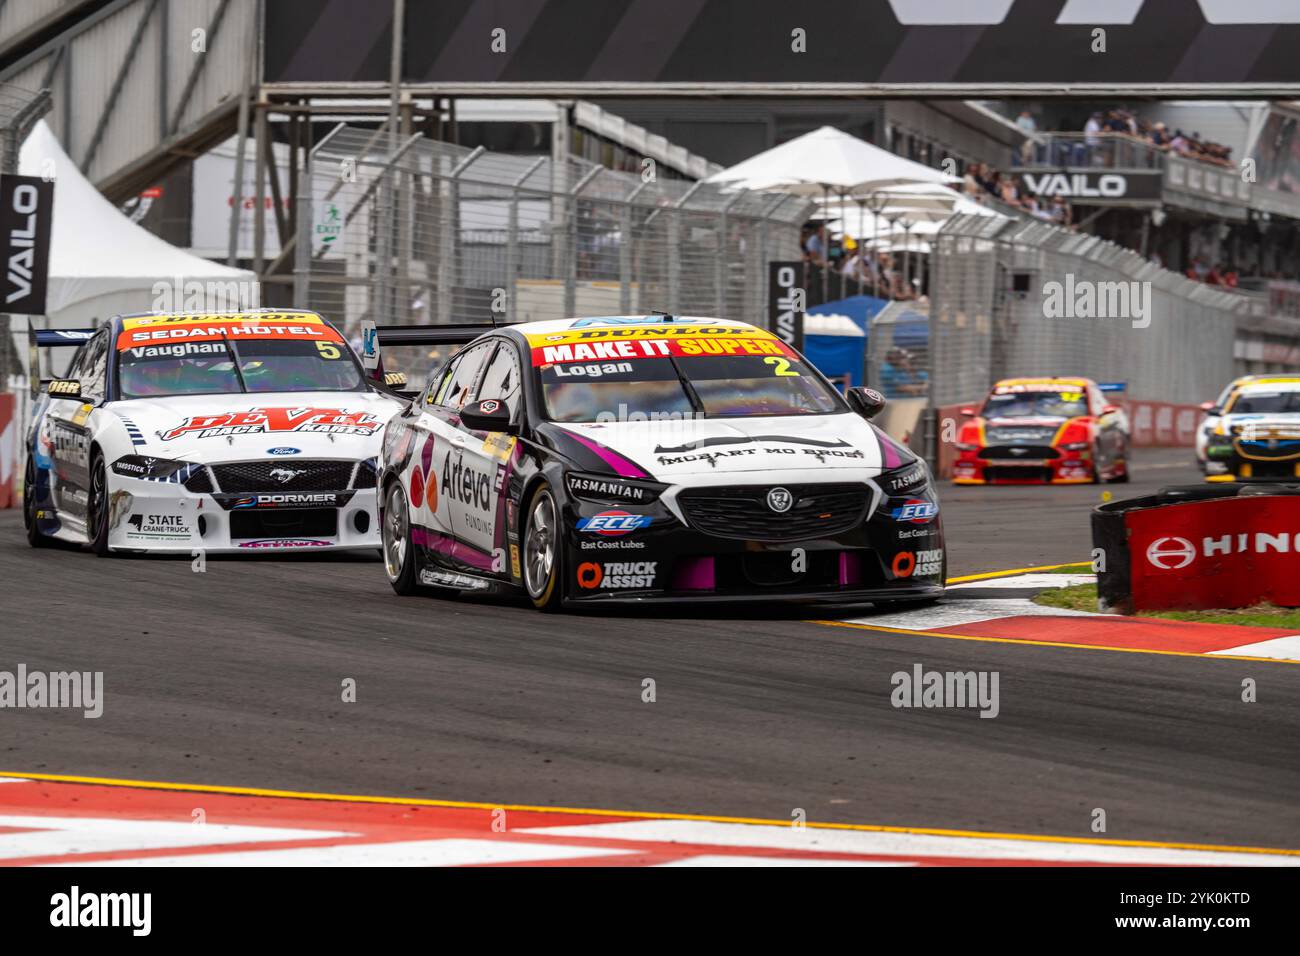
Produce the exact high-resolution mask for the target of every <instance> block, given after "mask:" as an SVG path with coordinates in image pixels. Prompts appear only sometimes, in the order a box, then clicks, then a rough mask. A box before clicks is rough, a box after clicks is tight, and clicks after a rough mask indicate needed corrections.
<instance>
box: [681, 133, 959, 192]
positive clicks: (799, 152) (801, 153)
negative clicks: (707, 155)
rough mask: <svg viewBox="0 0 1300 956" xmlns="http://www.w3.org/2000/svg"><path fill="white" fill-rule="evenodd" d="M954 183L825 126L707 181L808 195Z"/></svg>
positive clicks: (925, 168)
mask: <svg viewBox="0 0 1300 956" xmlns="http://www.w3.org/2000/svg"><path fill="white" fill-rule="evenodd" d="M956 181H957V178H956V177H955V176H949V175H947V174H946V173H944V172H941V171H940V170H937V169H932V168H930V167H929V166H923V165H921V164H920V163H914V162H912V161H911V160H910V159H904V158H903V157H902V156H895V155H894V154H893V153H891V152H889V150H886V149H881V148H880V147H879V146H873V145H872V144H870V143H868V142H864V141H863V140H860V139H858V138H857V137H856V136H850V135H849V134H848V133H845V132H843V131H841V130H838V129H836V128H835V127H833V126H823V127H822V128H821V129H816V130H813V131H812V132H811V133H805V134H804V135H803V136H799V137H796V138H795V139H792V140H790V141H789V142H788V143H782V144H781V145H780V146H774V147H772V148H771V149H769V150H766V151H764V152H762V153H759V154H758V155H757V156H751V157H750V158H749V159H747V160H745V161H744V162H741V163H737V164H736V165H735V166H731V167H729V168H727V169H724V170H722V172H720V173H714V174H713V175H712V176H710V177H709V178H708V179H706V180H705V182H706V183H715V184H717V185H725V186H735V187H736V188H738V189H773V190H780V191H783V192H794V193H802V194H804V195H819V194H823V193H826V192H829V191H835V192H843V191H846V190H855V191H857V190H863V189H880V188H883V187H886V186H891V185H901V184H911V183H940V184H942V183H950V182H956Z"/></svg>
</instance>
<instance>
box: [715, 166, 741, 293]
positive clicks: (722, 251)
mask: <svg viewBox="0 0 1300 956" xmlns="http://www.w3.org/2000/svg"><path fill="white" fill-rule="evenodd" d="M747 194H748V190H745V189H742V190H740V191H739V192H737V193H736V194H735V195H734V196H732V197H731V198H730V199H729V200H727V201H726V202H725V203H723V206H722V208H721V209H720V210H718V256H717V261H716V262H715V263H714V283H715V285H716V289H715V290H714V295H715V298H716V300H717V316H718V318H720V319H725V318H728V316H727V229H728V225H727V213H728V212H730V211H731V207H732V206H734V205H735V204H736V203H738V202H739V201H740V200H741V199H743V198H745V196H746V195H747Z"/></svg>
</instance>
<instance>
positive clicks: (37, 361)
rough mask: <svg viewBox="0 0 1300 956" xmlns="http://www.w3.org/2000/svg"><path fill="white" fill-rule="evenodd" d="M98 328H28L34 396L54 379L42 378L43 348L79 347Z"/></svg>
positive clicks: (30, 375)
mask: <svg viewBox="0 0 1300 956" xmlns="http://www.w3.org/2000/svg"><path fill="white" fill-rule="evenodd" d="M97 331H99V330H98V329H28V330H27V356H28V369H29V372H28V376H27V380H28V383H29V384H30V386H31V392H32V398H35V397H36V396H37V395H39V394H40V393H41V386H42V385H47V384H49V382H50V381H52V379H43V378H41V349H70V348H79V347H80V346H81V345H83V344H84V343H85V342H86V340H87V339H89V338H90V337H91V336H92V335H94V334H95V333H96V332H97Z"/></svg>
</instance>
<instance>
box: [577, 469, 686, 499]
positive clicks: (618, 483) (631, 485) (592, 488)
mask: <svg viewBox="0 0 1300 956" xmlns="http://www.w3.org/2000/svg"><path fill="white" fill-rule="evenodd" d="M565 483H566V485H567V487H568V489H569V494H570V495H572V496H573V497H575V498H579V499H581V500H582V501H592V502H595V503H597V504H615V505H645V504H649V503H650V502H652V501H655V500H657V499H658V498H659V496H660V495H661V494H663V492H664V491H665V490H666V489H667V488H668V486H667V485H662V484H659V483H658V482H655V481H634V480H632V479H629V478H617V477H615V476H613V475H588V474H582V473H581V472H578V473H575V474H572V475H569V476H568V478H567V479H566V480H565Z"/></svg>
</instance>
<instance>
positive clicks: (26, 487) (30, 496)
mask: <svg viewBox="0 0 1300 956" xmlns="http://www.w3.org/2000/svg"><path fill="white" fill-rule="evenodd" d="M23 529H24V530H25V531H26V532H27V543H28V544H30V545H31V546H32V547H33V548H48V547H49V546H50V545H51V544H53V542H52V541H50V539H49V538H47V537H45V535H43V534H41V531H40V529H39V528H38V527H37V526H36V463H35V462H34V461H32V458H31V456H30V455H28V456H27V470H26V472H24V475H23Z"/></svg>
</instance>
